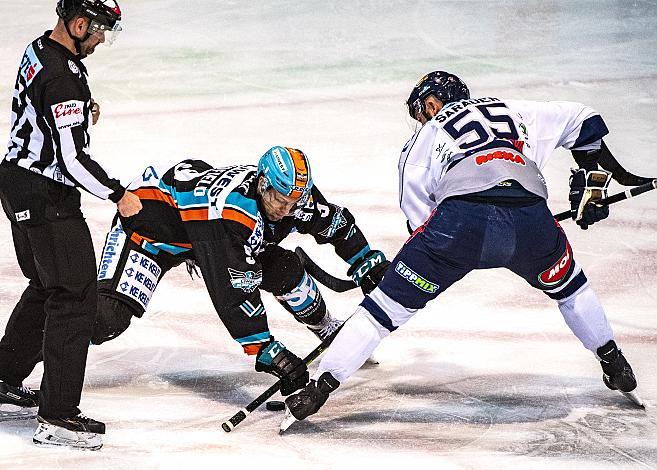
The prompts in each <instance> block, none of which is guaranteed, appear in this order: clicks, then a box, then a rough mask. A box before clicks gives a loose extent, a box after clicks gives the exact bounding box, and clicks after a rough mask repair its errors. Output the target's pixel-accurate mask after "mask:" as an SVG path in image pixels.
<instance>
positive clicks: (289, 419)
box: [278, 404, 298, 434]
mask: <svg viewBox="0 0 657 470" xmlns="http://www.w3.org/2000/svg"><path fill="white" fill-rule="evenodd" d="M297 421H298V420H297V419H296V418H295V417H294V415H293V414H292V412H291V411H290V409H289V408H288V407H287V404H286V405H285V417H284V418H283V421H281V424H280V426H279V427H278V434H283V433H284V432H285V431H287V430H288V428H289V427H290V426H292V425H293V424H294V423H296V422H297Z"/></svg>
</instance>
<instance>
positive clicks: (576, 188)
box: [568, 168, 611, 230]
mask: <svg viewBox="0 0 657 470" xmlns="http://www.w3.org/2000/svg"><path fill="white" fill-rule="evenodd" d="M571 171H572V175H571V176H570V194H569V196H568V200H569V201H570V214H571V217H572V218H573V220H574V221H575V222H576V223H577V225H579V226H580V227H581V228H582V229H583V230H586V229H588V228H589V225H593V224H594V223H596V222H599V221H601V220H603V219H606V218H607V217H608V216H609V207H608V206H602V205H600V204H596V202H595V201H597V200H600V199H603V198H605V197H607V186H609V181H610V177H611V174H610V173H607V172H606V171H602V170H592V171H586V170H585V169H583V168H580V169H578V170H571Z"/></svg>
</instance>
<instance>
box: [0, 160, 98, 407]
mask: <svg viewBox="0 0 657 470" xmlns="http://www.w3.org/2000/svg"><path fill="white" fill-rule="evenodd" d="M0 200H1V201H2V207H3V209H4V211H5V214H6V215H7V217H8V219H9V221H10V224H11V232H12V236H13V241H14V248H15V251H16V257H17V259H18V264H19V266H20V269H21V271H22V272H23V275H24V276H25V277H26V278H27V279H28V280H29V284H28V286H27V288H26V289H25V291H24V292H23V295H22V296H21V298H20V300H19V301H18V303H17V304H16V306H15V307H14V310H13V312H12V313H11V316H10V317H9V321H8V323H7V327H6V330H5V335H4V337H3V338H2V340H0V379H1V380H3V381H5V382H7V383H9V384H11V385H15V386H18V385H20V384H21V383H22V381H23V380H24V379H25V378H26V377H27V376H28V375H29V374H30V373H31V372H32V370H33V369H34V367H35V366H36V364H37V363H38V362H39V361H41V360H43V366H44V373H43V378H42V381H41V401H40V406H39V414H40V415H42V416H46V417H69V416H73V415H76V414H78V413H79V412H80V410H79V409H78V405H79V404H80V394H81V392H82V384H83V381H84V371H85V366H86V360H87V350H88V347H89V340H90V338H91V333H92V328H93V320H94V317H95V315H96V261H95V256H94V249H93V244H92V241H91V235H90V233H89V229H88V227H87V224H86V222H85V220H84V218H83V216H82V212H81V210H80V193H79V192H78V190H77V189H75V188H73V187H69V186H65V185H63V184H60V183H57V182H55V181H52V180H50V179H47V178H45V177H43V176H41V175H38V174H35V173H32V172H30V171H27V170H24V169H22V168H19V167H17V166H15V165H13V164H10V163H3V164H2V165H0Z"/></svg>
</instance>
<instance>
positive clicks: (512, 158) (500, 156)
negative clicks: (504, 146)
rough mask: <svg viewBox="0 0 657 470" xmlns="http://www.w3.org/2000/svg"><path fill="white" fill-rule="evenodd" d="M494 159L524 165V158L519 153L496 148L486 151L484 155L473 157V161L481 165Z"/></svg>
mask: <svg viewBox="0 0 657 470" xmlns="http://www.w3.org/2000/svg"><path fill="white" fill-rule="evenodd" d="M496 160H502V161H505V162H509V163H514V164H516V165H520V166H525V165H526V163H525V160H524V158H522V157H521V156H520V155H518V154H516V153H513V152H507V151H505V150H496V151H495V152H490V153H486V154H484V155H477V157H476V158H475V163H476V164H477V166H481V165H485V164H486V163H490V162H492V161H496Z"/></svg>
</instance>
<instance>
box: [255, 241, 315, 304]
mask: <svg viewBox="0 0 657 470" xmlns="http://www.w3.org/2000/svg"><path fill="white" fill-rule="evenodd" d="M259 261H260V264H261V265H262V284H261V285H260V288H261V289H263V290H265V291H267V292H271V293H272V294H274V295H276V296H279V295H284V294H287V293H289V292H291V291H292V290H293V289H295V288H296V287H297V286H298V285H299V283H300V282H301V281H302V279H303V276H304V274H305V270H304V268H303V265H302V264H301V260H300V259H299V257H298V256H297V255H296V253H294V252H292V251H289V250H285V249H283V248H281V247H280V246H278V245H270V246H268V247H267V249H266V250H265V252H264V253H263V254H262V255H261V256H260V257H259Z"/></svg>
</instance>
